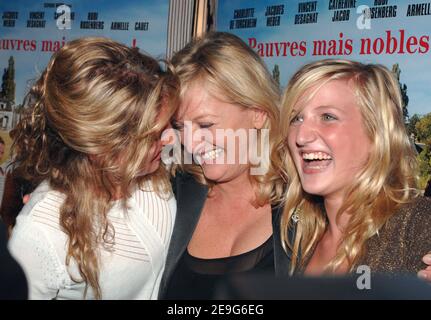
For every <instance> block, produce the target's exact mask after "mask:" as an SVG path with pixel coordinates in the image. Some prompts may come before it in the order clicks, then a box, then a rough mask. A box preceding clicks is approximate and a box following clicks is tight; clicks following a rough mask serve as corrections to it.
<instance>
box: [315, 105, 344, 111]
mask: <svg viewBox="0 0 431 320" xmlns="http://www.w3.org/2000/svg"><path fill="white" fill-rule="evenodd" d="M325 108H328V109H336V110H340V111H341V112H346V110H345V109H344V108H340V107H337V106H334V105H322V106H318V107H316V109H325Z"/></svg>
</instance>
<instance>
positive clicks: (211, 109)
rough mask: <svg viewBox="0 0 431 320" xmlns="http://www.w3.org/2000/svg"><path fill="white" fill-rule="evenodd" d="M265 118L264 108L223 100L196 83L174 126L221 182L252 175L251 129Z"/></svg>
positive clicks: (212, 177)
mask: <svg viewBox="0 0 431 320" xmlns="http://www.w3.org/2000/svg"><path fill="white" fill-rule="evenodd" d="M264 120H265V116H264V115H263V113H262V112H260V111H258V110H256V109H252V108H244V107H240V106H238V105H234V104H231V103H227V102H224V101H221V100H219V99H218V98H216V97H214V95H211V94H210V93H209V90H208V89H207V88H206V87H205V85H203V84H201V83H196V84H195V85H192V86H191V87H189V88H188V90H187V91H186V93H185V94H184V97H183V99H182V103H181V105H180V108H179V111H178V115H177V117H176V119H175V121H174V127H175V128H176V129H178V130H180V132H181V143H182V144H183V145H184V147H185V149H186V150H187V151H188V152H189V153H192V154H193V157H194V159H195V160H197V161H198V162H199V164H200V165H201V167H202V169H203V173H204V175H205V177H206V178H207V179H209V180H212V181H215V182H218V183H220V182H227V181H230V180H233V179H235V178H237V177H239V176H243V175H246V174H247V175H248V169H249V168H250V165H249V163H248V159H247V154H248V148H249V144H248V143H249V136H248V132H249V129H253V128H260V127H261V126H262V125H263V122H264ZM229 132H231V133H232V132H234V133H238V135H235V134H234V135H229Z"/></svg>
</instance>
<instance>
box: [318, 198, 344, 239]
mask: <svg viewBox="0 0 431 320" xmlns="http://www.w3.org/2000/svg"><path fill="white" fill-rule="evenodd" d="M343 202H344V198H343V197H325V200H324V204H325V210H326V216H327V217H328V222H329V224H328V229H327V230H328V231H327V232H328V233H329V235H330V236H331V237H332V238H334V239H340V238H341V237H342V230H343V227H344V226H346V225H347V222H348V221H349V216H348V214H347V213H345V212H342V213H341V215H340V216H339V219H338V221H337V213H338V211H339V210H340V208H341V206H342V205H343Z"/></svg>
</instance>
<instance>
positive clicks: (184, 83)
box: [171, 32, 284, 206]
mask: <svg viewBox="0 0 431 320" xmlns="http://www.w3.org/2000/svg"><path fill="white" fill-rule="evenodd" d="M171 63H172V67H173V72H174V73H175V74H176V76H178V78H179V81H180V100H181V99H183V97H184V95H185V93H186V92H187V91H188V90H189V89H190V88H191V87H192V86H193V85H195V84H197V83H198V84H199V85H201V86H205V85H206V87H207V88H208V89H209V90H210V92H211V94H212V95H213V96H214V97H217V98H218V99H220V100H222V101H225V102H227V103H231V104H235V105H237V106H239V107H243V108H257V109H259V110H263V111H265V113H266V114H267V120H266V121H265V124H264V126H263V129H269V141H270V145H269V146H267V147H268V152H270V157H269V163H264V164H263V165H264V166H265V168H266V169H267V173H266V174H265V175H250V180H251V182H252V185H253V187H254V189H255V194H256V204H257V205H260V206H262V205H264V204H266V203H268V202H269V201H273V202H275V201H277V199H279V198H281V196H282V194H283V187H284V183H283V181H282V179H281V175H280V170H279V169H278V168H280V163H281V159H280V158H279V155H278V153H277V152H273V150H274V146H275V142H276V141H277V139H278V136H279V127H278V119H279V114H280V113H279V108H278V103H279V98H280V92H279V88H278V86H277V84H276V83H275V81H274V79H273V78H272V77H271V75H270V73H269V72H268V70H267V68H266V67H265V65H264V63H263V61H262V59H261V58H260V57H259V56H258V55H257V54H256V53H255V52H254V51H253V50H252V49H250V48H249V47H248V46H247V45H246V44H245V43H244V42H243V41H242V40H241V39H240V38H238V37H237V36H235V35H233V34H230V33H225V32H209V33H207V34H205V35H204V36H202V37H200V38H197V39H195V40H194V41H192V42H190V43H189V44H187V45H186V46H185V47H184V48H183V49H182V50H180V51H179V52H177V53H176V54H175V55H174V57H173V58H172V60H171ZM258 139H260V133H259V134H258ZM258 141H260V140H258ZM258 145H260V143H259V142H258ZM261 152H262V151H261ZM183 169H184V170H186V171H188V172H190V173H192V174H193V175H194V176H195V178H196V179H197V180H198V181H200V182H201V183H203V184H207V185H210V186H211V185H212V184H213V183H212V182H211V181H208V180H207V179H206V178H205V176H204V174H203V171H202V169H201V168H200V166H198V165H184V166H183Z"/></svg>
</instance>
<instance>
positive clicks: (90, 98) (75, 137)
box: [11, 38, 176, 298]
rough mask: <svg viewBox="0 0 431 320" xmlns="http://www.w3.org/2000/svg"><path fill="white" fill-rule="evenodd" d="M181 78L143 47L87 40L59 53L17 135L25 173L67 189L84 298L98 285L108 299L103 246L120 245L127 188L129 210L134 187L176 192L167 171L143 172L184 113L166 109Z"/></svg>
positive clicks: (71, 248) (16, 150)
mask: <svg viewBox="0 0 431 320" xmlns="http://www.w3.org/2000/svg"><path fill="white" fill-rule="evenodd" d="M173 79H174V78H173V77H166V76H165V74H164V72H163V71H162V69H161V67H160V65H159V63H158V62H157V61H156V60H154V59H153V58H151V57H149V56H147V55H144V54H141V53H139V50H138V49H137V48H129V47H127V46H124V45H122V44H120V43H117V42H114V41H112V40H109V39H105V38H82V39H77V40H74V41H71V42H69V43H68V44H66V45H65V46H64V47H63V48H61V49H60V50H59V51H58V52H56V53H55V54H54V55H53V56H52V58H51V60H50V61H49V63H48V66H47V68H46V70H45V71H44V72H43V73H42V75H41V77H40V78H39V79H38V80H37V82H36V83H35V85H34V86H33V87H32V88H31V90H30V92H29V94H28V95H27V97H26V103H25V104H26V106H27V108H26V111H25V114H24V115H23V118H22V120H21V121H20V122H19V124H18V125H17V127H16V129H15V130H13V131H12V133H11V136H12V138H13V146H12V154H13V158H14V161H15V166H16V170H17V172H18V173H19V174H20V175H22V176H23V177H24V178H26V179H27V180H29V181H31V182H32V183H33V184H38V183H40V182H41V181H43V180H47V181H48V182H49V184H50V186H51V187H52V188H53V189H54V190H58V191H60V192H62V193H63V194H65V195H66V199H65V201H64V204H63V205H62V207H61V209H60V225H61V227H62V229H63V231H64V232H65V233H66V234H67V236H68V245H67V257H66V265H68V266H69V265H70V261H71V259H74V260H75V261H76V263H77V265H78V267H79V272H80V275H81V277H82V279H80V280H77V281H84V282H85V284H86V289H85V294H84V296H85V295H86V293H87V289H88V286H91V287H92V289H93V290H94V292H95V296H96V298H101V289H100V285H99V267H100V265H99V259H98V251H99V248H100V246H101V245H102V246H109V245H110V244H112V243H113V241H114V230H113V227H112V225H111V224H110V222H109V221H108V218H107V213H108V211H109V209H110V208H111V206H112V200H113V199H115V197H116V195H117V192H118V188H120V190H121V195H122V197H123V205H124V206H126V201H127V198H128V197H129V196H130V194H131V191H132V187H134V186H136V185H139V186H141V187H142V186H143V184H144V182H145V181H151V182H152V185H153V186H155V188H156V191H157V192H159V193H160V194H162V193H163V194H164V193H165V192H168V191H169V188H170V184H169V179H168V176H167V174H166V171H165V170H164V168H159V169H158V170H157V171H156V172H155V173H153V174H151V175H148V176H140V170H141V168H142V166H143V164H145V163H146V162H147V161H149V160H151V159H147V155H148V151H149V150H150V148H151V147H152V146H153V144H154V142H155V141H157V140H158V139H159V137H160V133H161V131H162V130H163V128H165V126H166V124H167V123H168V122H169V120H170V117H171V115H172V114H173V112H174V111H175V109H174V107H171V108H168V110H170V111H169V112H167V113H166V114H165V113H164V114H165V116H164V117H162V116H161V113H160V109H161V107H162V105H173V104H174V103H171V102H173V101H171V97H172V96H171V95H169V94H168V91H173V88H174V87H175V85H176V84H175V83H174V80H173ZM175 105H176V104H175ZM137 150H139V151H137Z"/></svg>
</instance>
